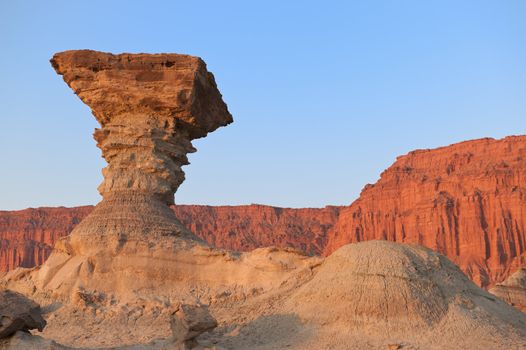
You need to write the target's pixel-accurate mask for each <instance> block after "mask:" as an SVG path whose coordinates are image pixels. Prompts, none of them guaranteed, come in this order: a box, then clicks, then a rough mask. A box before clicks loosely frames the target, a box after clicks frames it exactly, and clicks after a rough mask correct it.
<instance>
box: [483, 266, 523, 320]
mask: <svg viewBox="0 0 526 350" xmlns="http://www.w3.org/2000/svg"><path fill="white" fill-rule="evenodd" d="M489 292H490V293H491V294H494V295H496V296H497V297H499V298H501V299H502V300H504V301H505V302H507V303H508V304H510V305H513V306H515V307H516V308H517V309H519V310H521V311H523V312H526V269H518V270H517V271H515V272H514V273H513V274H512V275H511V276H510V277H508V278H507V279H506V280H505V281H504V282H502V283H499V284H497V285H496V286H495V287H493V288H491V289H490V290H489Z"/></svg>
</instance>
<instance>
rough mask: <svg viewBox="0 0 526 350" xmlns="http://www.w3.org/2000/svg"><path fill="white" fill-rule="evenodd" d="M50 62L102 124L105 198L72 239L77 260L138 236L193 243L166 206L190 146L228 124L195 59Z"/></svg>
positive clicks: (77, 55) (68, 56) (94, 56)
mask: <svg viewBox="0 0 526 350" xmlns="http://www.w3.org/2000/svg"><path fill="white" fill-rule="evenodd" d="M51 63H52V65H53V67H54V68H55V70H56V71H57V73H58V74H60V75H62V76H63V78H64V81H65V82H66V83H67V84H68V86H69V87H71V89H73V91H74V92H75V94H77V96H78V97H79V98H80V99H81V100H82V101H83V102H84V103H86V104H87V105H88V106H89V107H90V108H91V109H92V112H93V115H94V116H95V118H96V119H97V121H98V122H99V123H100V128H99V129H96V130H95V133H94V137H95V140H96V141H97V146H98V147H99V148H100V149H101V150H102V156H103V157H104V159H106V161H107V162H108V166H107V167H106V168H105V169H104V170H103V175H104V181H103V183H102V184H101V185H100V186H99V192H100V194H101V195H102V197H103V200H102V202H101V203H99V204H98V205H97V207H96V208H95V210H94V211H93V212H92V213H91V214H90V215H89V216H88V217H87V218H85V219H84V220H83V221H82V222H81V223H80V224H79V225H78V226H77V227H76V228H75V230H74V231H73V232H72V234H71V238H70V240H69V242H68V243H69V247H70V248H71V249H73V250H74V251H75V253H87V251H89V250H90V249H92V248H90V247H94V249H99V247H100V243H101V242H100V240H101V239H104V238H102V237H105V236H108V235H114V236H115V237H117V239H116V240H115V239H113V240H112V241H111V242H108V243H109V244H113V243H116V246H114V247H110V248H112V249H114V250H118V249H119V245H121V244H122V242H124V241H126V240H128V239H137V238H138V237H143V238H148V239H150V240H152V241H153V240H155V238H156V237H157V236H167V235H177V236H184V237H186V238H194V237H193V235H192V234H191V233H190V232H189V231H187V230H185V229H184V228H183V227H182V226H181V225H180V223H179V222H178V221H177V219H176V218H175V216H174V214H173V212H172V211H171V210H170V209H169V207H168V205H170V204H173V203H174V193H175V191H176V190H177V188H178V187H179V185H180V184H181V183H182V182H183V180H184V172H183V170H182V166H184V165H186V164H188V158H187V154H188V153H191V152H195V149H194V148H193V147H192V143H191V141H192V140H193V139H196V138H200V137H205V136H206V135H207V134H208V133H209V132H212V131H214V130H216V129H217V128H219V127H221V126H225V125H227V124H229V123H231V122H232V116H231V115H230V113H229V112H228V109H227V106H226V104H225V103H224V102H223V100H222V98H221V94H220V92H219V90H218V89H217V86H216V83H215V80H214V76H213V75H212V73H209V72H208V71H207V69H206V65H205V63H204V62H203V61H202V60H201V59H200V58H198V57H192V56H187V55H179V54H121V55H113V54H109V53H102V52H96V51H90V50H80V51H66V52H62V53H58V54H56V55H54V56H53V58H52V59H51Z"/></svg>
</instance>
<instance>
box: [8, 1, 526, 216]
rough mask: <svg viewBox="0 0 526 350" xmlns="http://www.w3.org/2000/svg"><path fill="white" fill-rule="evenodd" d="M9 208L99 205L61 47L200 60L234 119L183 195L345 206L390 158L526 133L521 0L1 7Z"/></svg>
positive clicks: (82, 115)
mask: <svg viewBox="0 0 526 350" xmlns="http://www.w3.org/2000/svg"><path fill="white" fill-rule="evenodd" d="M0 3H1V4H0V47H1V55H0V79H1V80H0V82H1V84H0V162H1V163H0V164H1V169H0V170H1V171H0V209H20V208H26V207H38V206H58V205H64V206H75V205H82V204H92V203H96V202H98V201H99V199H100V198H99V195H98V193H97V190H96V188H97V186H98V184H99V183H100V182H101V180H102V175H101V168H102V167H103V166H104V161H103V159H102V158H101V157H100V151H99V149H98V148H96V147H95V142H94V141H93V139H92V132H93V129H94V128H95V127H96V126H97V125H96V122H95V120H94V118H93V117H92V116H91V114H90V111H89V109H88V108H87V107H86V106H85V105H83V104H82V103H81V102H80V100H79V99H78V98H77V97H76V96H74V95H73V93H72V91H71V90H70V89H69V88H68V87H67V86H66V85H65V84H64V83H63V81H62V79H61V78H60V77H59V76H57V75H56V74H55V73H54V71H53V69H52V68H51V66H50V64H49V62H48V60H49V59H50V57H51V56H52V55H53V53H55V52H58V51H63V50H68V49H84V48H89V49H95V50H101V51H110V52H114V53H120V52H152V53H155V52H176V53H187V54H192V55H197V56H200V57H202V58H203V59H204V60H205V61H206V62H207V64H208V67H209V69H210V70H211V71H212V72H213V73H214V74H215V76H216V80H217V83H218V85H219V88H220V89H221V91H222V93H223V97H224V99H225V101H226V102H227V104H228V106H229V109H230V111H231V112H232V114H233V115H234V120H235V122H234V123H233V124H231V125H230V126H228V127H227V128H222V129H219V130H218V131H216V132H214V133H212V134H210V135H209V137H207V138H205V139H201V140H197V141H196V142H195V146H196V147H197V148H198V152H197V153H194V154H192V155H191V156H190V161H191V163H192V164H191V165H189V166H187V167H185V172H186V174H187V177H186V178H187V180H186V181H185V183H184V184H183V185H182V186H181V188H180V189H179V191H178V192H177V195H176V201H177V202H178V203H198V204H211V205H218V204H249V203H262V204H271V205H277V206H288V207H307V206H324V205H326V204H349V203H351V202H352V201H353V200H354V199H355V198H356V197H357V196H358V194H359V192H360V190H361V188H362V187H363V186H364V185H365V184H366V183H372V182H375V181H376V180H377V179H378V177H379V174H380V172H381V171H383V170H384V169H385V168H386V167H388V166H389V165H390V164H391V163H392V162H393V161H394V160H395V158H396V156H397V155H400V154H405V153H407V152H408V151H410V150H413V149H416V148H432V147H437V146H442V145H448V144H450V143H454V142H457V141H462V140H466V139H473V138H480V137H495V138H500V137H503V136H506V135H510V134H526V20H525V18H526V1H522V0H517V1H506V0H495V1H484V0H476V1H469V0H465V1H458V0H452V1H448V0H441V1H421V0H415V1H403V0H400V1H394V0H392V1H340V2H336V1H334V2H333V1H315V2H311V1H269V0H266V1H258V2H256V1H199V2H196V1H188V0H187V1H114V0H112V1H93V0H90V1H70V0H68V1H41V0H39V1H36V0H35V1H18V0H17V1H9V0H0Z"/></svg>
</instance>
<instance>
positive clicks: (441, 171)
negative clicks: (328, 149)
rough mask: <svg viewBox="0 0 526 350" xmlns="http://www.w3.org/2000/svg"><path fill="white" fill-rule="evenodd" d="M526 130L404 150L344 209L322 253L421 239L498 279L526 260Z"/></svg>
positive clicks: (484, 280) (480, 275) (483, 277)
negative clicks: (349, 245)
mask: <svg viewBox="0 0 526 350" xmlns="http://www.w3.org/2000/svg"><path fill="white" fill-rule="evenodd" d="M525 184H526V136H509V137H506V138H503V139H500V140H494V139H489V138H487V139H479V140H472V141H465V142H461V143H457V144H454V145H450V146H447V147H440V148H436V149H432V150H417V151H413V152H410V153H409V154H407V155H404V156H400V157H398V158H397V160H396V162H395V163H394V164H393V165H391V166H390V167H389V168H388V169H387V170H385V171H384V172H383V173H382V174H381V177H380V179H379V180H378V182H376V183H375V184H374V185H366V186H365V187H364V189H363V190H362V193H361V194H360V198H359V199H357V200H356V201H355V202H354V203H352V205H351V206H350V207H348V208H346V209H344V210H342V211H341V212H340V215H339V218H338V221H337V222H336V224H335V225H334V227H333V229H332V231H331V232H329V234H328V240H327V245H326V247H325V250H324V253H325V254H327V255H328V254H330V253H331V252H333V251H334V250H336V249H337V248H338V247H341V246H343V245H345V244H347V243H349V242H358V241H367V240H373V239H386V240H389V241H395V242H402V243H417V244H421V245H424V246H426V247H428V248H431V249H433V250H435V251H438V252H440V253H442V254H444V255H447V256H448V257H449V258H450V259H451V260H453V262H455V263H456V264H457V265H459V266H460V267H461V268H462V270H463V271H464V272H466V273H467V274H468V276H470V277H471V278H472V279H473V281H475V282H476V283H477V284H479V285H481V286H489V285H494V284H495V283H496V282H500V281H502V280H504V279H505V278H506V277H507V276H509V274H510V272H512V271H514V270H515V269H516V268H518V267H524V266H526V220H525V218H526V186H525Z"/></svg>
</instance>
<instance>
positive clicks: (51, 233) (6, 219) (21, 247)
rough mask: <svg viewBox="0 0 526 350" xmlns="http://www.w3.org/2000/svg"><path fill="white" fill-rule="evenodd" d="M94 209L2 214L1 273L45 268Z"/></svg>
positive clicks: (42, 210)
mask: <svg viewBox="0 0 526 350" xmlns="http://www.w3.org/2000/svg"><path fill="white" fill-rule="evenodd" d="M92 210H93V207H92V206H85V207H76V208H38V209H32V208H31V209H25V210H19V211H0V271H9V270H12V269H14V268H15V267H18V266H21V267H33V266H36V265H41V264H42V263H43V262H44V261H45V260H46V259H47V258H48V256H49V254H50V253H51V249H52V248H53V246H54V245H55V242H56V241H57V240H58V239H59V238H61V237H64V236H65V235H67V234H69V233H70V232H71V231H72V230H73V228H74V227H75V226H77V224H78V223H79V222H80V221H81V220H82V219H84V218H85V217H86V216H87V215H88V214H89V213H90V212H91V211H92Z"/></svg>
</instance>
